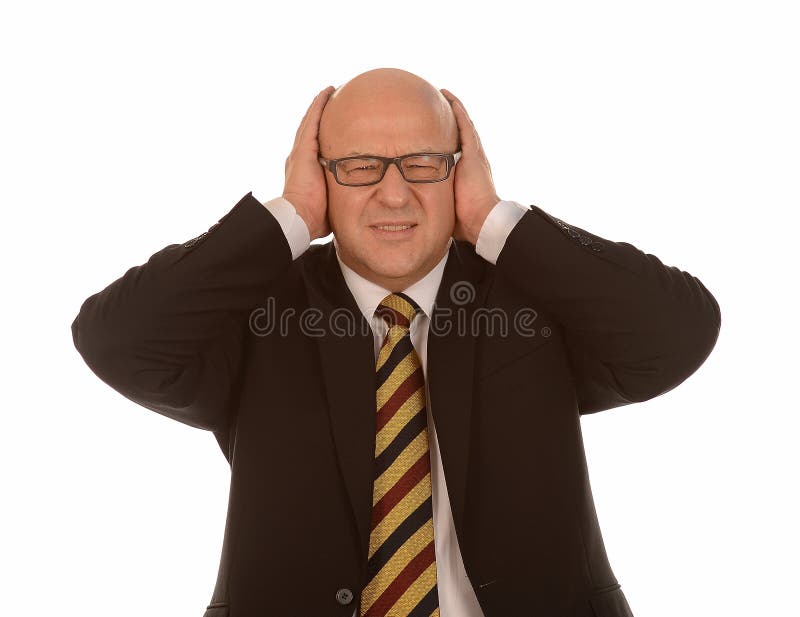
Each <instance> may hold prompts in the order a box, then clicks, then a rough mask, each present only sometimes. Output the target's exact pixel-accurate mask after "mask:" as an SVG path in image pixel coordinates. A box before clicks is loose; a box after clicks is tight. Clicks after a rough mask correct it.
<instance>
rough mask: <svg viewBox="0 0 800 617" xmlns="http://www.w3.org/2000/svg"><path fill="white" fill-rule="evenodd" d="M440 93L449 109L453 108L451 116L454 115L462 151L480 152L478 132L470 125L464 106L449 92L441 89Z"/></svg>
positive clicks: (470, 121)
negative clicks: (448, 103)
mask: <svg viewBox="0 0 800 617" xmlns="http://www.w3.org/2000/svg"><path fill="white" fill-rule="evenodd" d="M440 92H441V93H442V94H443V95H444V97H445V98H446V99H447V100H448V101H450V107H452V108H453V114H454V115H455V117H456V123H457V124H458V132H459V134H460V136H461V148H462V150H465V149H466V150H475V151H480V150H481V142H480V138H479V137H478V132H477V131H476V130H475V125H474V124H473V123H472V120H471V119H470V117H469V114H467V110H466V109H464V105H463V104H462V103H461V101H460V100H459V99H458V97H456V96H455V95H454V94H453V93H452V92H450V91H449V90H445V89H444V88H442V89H441V90H440Z"/></svg>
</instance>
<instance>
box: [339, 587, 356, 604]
mask: <svg viewBox="0 0 800 617" xmlns="http://www.w3.org/2000/svg"><path fill="white" fill-rule="evenodd" d="M336 601H337V602H338V603H339V604H350V602H352V601H353V592H352V591H350V590H349V589H347V588H342V589H340V590H339V591H337V592H336Z"/></svg>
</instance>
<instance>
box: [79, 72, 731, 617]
mask: <svg viewBox="0 0 800 617" xmlns="http://www.w3.org/2000/svg"><path fill="white" fill-rule="evenodd" d="M285 175H286V178H285V184H284V190H283V193H282V195H281V196H280V197H277V198H275V199H271V200H269V201H267V202H265V203H262V202H260V201H258V200H257V199H255V198H254V197H253V195H252V193H248V194H247V195H245V196H244V197H243V198H242V199H241V200H240V201H239V202H238V203H237V204H236V205H235V206H234V207H233V209H231V210H230V211H229V212H228V213H227V214H225V215H224V216H223V217H222V218H221V219H219V221H218V222H217V223H215V224H214V225H212V226H211V228H210V229H209V230H208V231H207V232H205V233H203V234H201V235H200V236H198V237H197V238H194V239H192V240H189V241H188V242H185V243H183V244H172V245H169V246H167V247H165V248H164V249H162V250H161V251H159V252H157V253H155V254H154V255H152V256H151V257H150V259H149V260H148V261H147V263H145V264H142V265H140V266H137V267H134V268H131V269H130V270H128V271H127V272H126V273H125V274H124V275H123V276H122V277H120V278H119V279H117V280H116V281H114V282H113V283H111V284H110V285H108V286H107V287H106V288H105V289H103V290H102V291H100V292H98V293H96V294H94V295H92V296H90V297H89V298H87V300H86V301H85V302H84V303H83V305H82V306H81V308H80V311H79V313H78V315H77V317H76V318H75V320H74V322H73V323H72V333H73V338H74V342H75V346H76V348H77V349H78V351H79V352H80V354H81V355H82V357H83V358H84V360H85V361H86V362H87V364H88V365H89V366H90V367H91V369H92V370H93V371H94V372H95V373H96V374H97V375H98V376H99V377H100V378H101V379H102V380H103V381H105V382H106V383H108V384H109V385H110V386H112V387H113V388H115V389H116V390H117V391H119V392H120V393H121V394H123V395H124V396H126V397H128V398H129V399H131V400H132V401H134V402H136V403H138V404H140V405H142V406H144V407H146V408H148V409H151V410H153V411H156V412H158V413H160V414H163V415H165V416H167V417H170V418H173V419H175V420H177V421H179V422H183V423H185V424H187V425H189V426H193V427H197V428H201V429H205V430H209V431H212V432H213V434H214V436H215V437H216V439H217V441H218V443H219V445H220V448H221V449H222V452H223V454H224V455H225V457H226V458H227V460H228V462H229V464H230V466H231V474H232V475H231V490H230V496H229V502H228V517H227V522H226V526H225V534H224V541H223V548H222V555H221V559H220V568H219V574H218V577H217V582H216V586H215V589H214V592H213V595H212V598H211V602H210V603H209V604H208V606H207V608H206V611H205V614H204V617H250V616H255V615H282V616H284V615H285V616H288V615H303V616H307V615H341V616H342V617H350V616H351V615H352V616H354V617H362V616H366V615H369V616H379V615H380V616H383V615H392V616H400V615H402V616H407V615H412V616H414V617H417V616H423V615H424V616H426V617H427V616H430V615H438V616H440V617H476V616H480V615H486V616H489V615H497V616H502V617H511V616H515V615H520V616H522V615H525V616H526V617H527V616H531V615H537V616H538V615H541V616H543V617H559V616H564V617H566V616H570V617H591V616H597V617H625V616H628V617H629V616H631V615H632V612H631V609H630V607H629V605H628V602H627V600H626V598H625V595H624V594H623V592H622V588H621V585H620V583H619V582H618V580H617V578H616V577H615V575H614V573H613V571H612V569H611V566H610V564H609V561H608V558H607V556H606V552H605V547H604V544H603V540H602V536H601V533H600V528H599V524H598V520H597V516H596V513H595V509H594V505H593V500H592V494H591V488H590V485H589V478H588V471H587V469H586V458H585V453H584V450H583V443H582V439H581V431H580V416H581V415H584V414H588V413H596V412H599V411H602V410H607V409H612V408H615V407H619V406H621V405H626V404H630V403H635V402H639V401H645V400H648V399H651V398H653V397H655V396H658V395H660V394H664V393H666V392H668V391H669V390H671V389H673V388H674V387H676V386H677V385H678V384H680V383H681V382H683V381H684V380H685V379H686V378H688V377H689V376H690V375H691V374H692V373H694V372H695V371H696V370H697V368H699V366H700V365H701V364H702V363H703V362H704V361H705V359H706V357H707V356H708V355H709V354H710V352H711V350H712V349H713V347H714V345H715V343H716V340H717V337H718V333H719V328H720V322H721V316H720V309H719V305H718V304H717V302H716V300H715V298H714V297H713V296H712V294H711V293H710V292H709V291H708V290H707V289H706V287H705V286H704V285H703V284H702V283H701V282H700V280H699V279H697V278H696V277H694V276H692V275H690V274H689V273H687V272H685V271H682V270H680V269H678V268H675V267H668V266H665V265H664V264H663V263H661V261H660V260H659V259H658V258H656V257H655V256H653V255H651V254H646V253H643V252H642V251H640V250H639V249H637V248H636V247H634V246H633V245H631V244H629V243H623V242H613V241H610V240H607V239H604V238H601V237H599V236H597V235H595V234H591V233H589V232H587V231H585V230H583V229H581V228H579V227H576V226H574V225H569V224H567V223H565V222H564V221H563V220H561V219H559V218H556V217H555V216H553V215H551V214H549V213H547V212H545V211H544V210H542V209H541V208H539V207H537V206H534V205H531V206H524V205H521V204H520V203H518V202H514V201H507V200H502V199H500V198H499V197H498V195H497V192H496V190H495V187H494V183H493V181H492V175H491V169H490V165H489V162H488V160H487V157H486V155H485V153H484V151H483V148H482V146H481V143H480V138H479V137H478V134H477V131H476V129H475V126H474V125H473V123H472V121H471V120H470V118H469V116H468V114H467V112H466V110H465V108H464V106H463V105H462V104H461V102H460V101H459V99H458V98H456V97H455V96H454V95H452V93H450V92H449V91H447V90H444V89H443V90H437V89H436V88H434V87H433V86H432V85H431V84H429V83H428V82H427V81H425V80H423V79H421V78H420V77H418V76H416V75H413V74H411V73H408V72H406V71H402V70H399V69H388V68H383V69H375V70H372V71H368V72H366V73H363V74H361V75H358V76H357V77H355V78H354V79H352V80H351V81H349V82H348V83H346V84H345V85H343V86H341V87H340V88H338V89H337V90H336V91H335V92H333V88H332V87H328V88H325V89H324V90H322V91H321V92H320V93H319V94H318V95H317V96H316V97H315V99H314V101H313V102H312V103H311V105H310V107H309V108H308V110H307V111H306V114H305V116H304V117H303V120H302V122H301V124H300V126H299V128H298V130H297V133H296V135H295V141H294V145H293V147H292V150H291V153H290V154H289V156H288V158H287V159H286V166H285ZM331 233H332V234H333V239H332V241H329V242H326V243H315V244H311V242H312V241H313V240H316V239H319V238H325V237H326V236H328V235H330V234H331Z"/></svg>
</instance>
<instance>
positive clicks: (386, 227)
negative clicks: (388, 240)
mask: <svg viewBox="0 0 800 617" xmlns="http://www.w3.org/2000/svg"><path fill="white" fill-rule="evenodd" d="M410 227H412V226H411V225H378V229H383V230H385V231H402V230H403V229H409V228H410Z"/></svg>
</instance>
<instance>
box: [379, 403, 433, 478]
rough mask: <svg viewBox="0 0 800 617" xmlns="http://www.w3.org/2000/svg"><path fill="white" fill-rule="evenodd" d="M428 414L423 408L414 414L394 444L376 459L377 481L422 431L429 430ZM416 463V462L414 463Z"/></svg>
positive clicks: (393, 441)
mask: <svg viewBox="0 0 800 617" xmlns="http://www.w3.org/2000/svg"><path fill="white" fill-rule="evenodd" d="M427 415H428V412H427V411H426V409H425V407H423V408H422V409H421V410H420V411H419V412H418V413H416V414H414V417H412V418H411V419H410V420H409V421H408V423H407V424H406V425H405V426H404V427H403V428H401V429H400V432H399V433H397V435H396V436H395V438H394V439H392V442H391V443H390V444H389V445H388V446H386V449H385V450H384V451H383V452H381V454H380V456H378V457H377V458H376V459H375V479H376V480H377V479H378V478H380V477H381V474H382V473H383V472H384V471H386V470H387V469H389V467H391V465H392V463H393V462H394V461H395V459H397V457H398V456H400V453H401V452H402V451H403V450H405V449H406V448H407V447H408V444H410V443H411V442H412V441H414V440H415V439H416V438H417V435H419V434H420V433H421V432H422V431H425V430H428V417H427ZM414 462H416V461H414Z"/></svg>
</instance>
